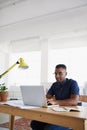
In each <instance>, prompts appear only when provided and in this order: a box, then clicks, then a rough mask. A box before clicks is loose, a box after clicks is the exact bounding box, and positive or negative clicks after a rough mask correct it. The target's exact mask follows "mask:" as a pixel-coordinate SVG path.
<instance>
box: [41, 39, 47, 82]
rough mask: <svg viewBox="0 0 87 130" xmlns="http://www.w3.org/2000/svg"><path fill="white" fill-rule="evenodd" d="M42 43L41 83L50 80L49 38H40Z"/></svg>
mask: <svg viewBox="0 0 87 130" xmlns="http://www.w3.org/2000/svg"><path fill="white" fill-rule="evenodd" d="M40 43H41V84H45V83H47V82H48V39H42V40H40Z"/></svg>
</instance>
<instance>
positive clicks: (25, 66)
mask: <svg viewBox="0 0 87 130" xmlns="http://www.w3.org/2000/svg"><path fill="white" fill-rule="evenodd" d="M17 64H19V68H23V69H27V68H28V67H29V66H28V65H27V64H26V63H25V62H24V59H23V58H20V59H19V60H18V61H17V62H16V63H14V64H13V65H12V66H11V67H9V68H8V69H7V70H6V71H5V72H4V73H2V74H1V75H0V78H2V77H3V76H4V75H5V74H7V73H8V72H9V71H10V70H11V69H13V68H14V67H15V66H16V65H17Z"/></svg>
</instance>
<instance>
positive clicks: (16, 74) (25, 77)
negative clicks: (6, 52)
mask: <svg viewBox="0 0 87 130" xmlns="http://www.w3.org/2000/svg"><path fill="white" fill-rule="evenodd" d="M20 57H22V58H23V59H24V60H25V62H26V63H27V64H28V65H29V68H28V69H26V70H22V69H18V65H17V66H16V67H14V68H13V69H12V70H11V71H10V72H9V73H8V80H9V85H23V84H26V85H32V84H33V85H34V84H35V85H36V84H40V74H41V72H40V71H41V52H40V51H31V52H27V53H13V54H11V55H10V58H9V59H10V63H9V66H11V65H12V64H14V63H15V62H16V61H17V60H18V59H19V58H20Z"/></svg>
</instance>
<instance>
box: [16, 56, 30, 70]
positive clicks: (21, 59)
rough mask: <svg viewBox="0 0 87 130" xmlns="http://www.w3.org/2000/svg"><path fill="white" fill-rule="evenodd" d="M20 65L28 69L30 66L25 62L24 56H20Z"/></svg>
mask: <svg viewBox="0 0 87 130" xmlns="http://www.w3.org/2000/svg"><path fill="white" fill-rule="evenodd" d="M18 67H19V68H24V69H27V68H28V67H29V66H28V65H27V64H26V63H25V62H24V59H23V58H20V62H19V66H18Z"/></svg>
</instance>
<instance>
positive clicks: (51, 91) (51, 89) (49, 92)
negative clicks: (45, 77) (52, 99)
mask: <svg viewBox="0 0 87 130" xmlns="http://www.w3.org/2000/svg"><path fill="white" fill-rule="evenodd" d="M53 88H54V85H53V84H52V86H51V87H50V88H49V90H48V92H47V94H50V95H51V96H53V95H54V91H53Z"/></svg>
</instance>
